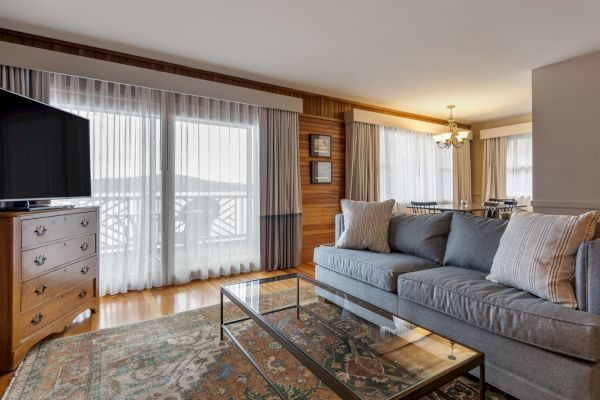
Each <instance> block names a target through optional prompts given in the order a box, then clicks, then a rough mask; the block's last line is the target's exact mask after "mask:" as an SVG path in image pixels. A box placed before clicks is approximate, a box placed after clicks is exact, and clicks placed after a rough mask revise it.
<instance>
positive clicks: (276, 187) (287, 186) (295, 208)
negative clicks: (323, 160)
mask: <svg viewBox="0 0 600 400" xmlns="http://www.w3.org/2000/svg"><path fill="white" fill-rule="evenodd" d="M298 142H299V127H298V113H294V112H290V111H282V110H273V109H263V110H262V112H261V120H260V170H259V171H260V249H261V251H260V262H261V267H262V268H263V269H266V270H275V269H285V268H290V267H294V266H297V265H298V264H300V250H301V247H302V195H301V191H300V159H299V157H298Z"/></svg>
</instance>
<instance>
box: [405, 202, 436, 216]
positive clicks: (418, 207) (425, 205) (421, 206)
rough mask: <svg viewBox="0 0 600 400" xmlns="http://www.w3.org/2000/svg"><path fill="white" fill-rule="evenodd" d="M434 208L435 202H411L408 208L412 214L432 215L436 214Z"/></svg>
mask: <svg viewBox="0 0 600 400" xmlns="http://www.w3.org/2000/svg"><path fill="white" fill-rule="evenodd" d="M435 206H437V203H436V202H435V201H411V202H410V206H409V207H408V208H410V209H411V210H412V212H413V214H433V213H435V212H436V209H435Z"/></svg>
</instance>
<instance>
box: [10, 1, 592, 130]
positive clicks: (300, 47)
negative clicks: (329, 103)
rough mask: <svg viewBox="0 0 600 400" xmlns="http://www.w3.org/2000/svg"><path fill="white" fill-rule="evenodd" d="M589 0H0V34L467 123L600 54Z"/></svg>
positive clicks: (526, 99)
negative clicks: (537, 71)
mask: <svg viewBox="0 0 600 400" xmlns="http://www.w3.org/2000/svg"><path fill="white" fill-rule="evenodd" d="M599 20H600V1H598V0H570V1H566V0H527V1H523V0H504V1H492V0H489V1H481V0H445V1H443V0H419V1H414V0H372V1H365V0H302V1H297V0H296V1H294V0H287V1H285V0H253V1H248V0H178V1H164V0H127V1H124V0H102V1H81V0H52V1H48V0H19V1H14V0H0V27H3V28H8V29H14V30H20V31H24V32H28V33H33V34H38V35H44V36H50V37H53V38H57V39H63V40H68V41H74V42H78V43H83V44H88V45H92V46H98V47H103V48H107V49H111V50H116V51H123V52H128V53H132V54H136V55H141V56H146V57H151V58H157V59H161V60H165V61H170V62H175V63H180V64H185V65H188V66H192V67H197V68H202V69H207V70H211V71H216V72H222V73H227V74H232V75H236V76H240V77H244V78H249V79H254V80H260V81H263V82H268V83H272V84H277V85H283V86H287V87H291V88H295V89H300V90H307V91H311V92H316V93H320V94H326V95H330V96H336V97H342V98H345V99H351V100H357V101H362V102H367V103H371V104H376V105H380V106H386V107H391V108H395V109H398V110H402V111H407V112H412V113H419V114H424V115H430V116H434V117H441V118H444V117H446V115H447V113H446V111H447V110H446V108H445V107H446V105H448V104H456V105H457V108H456V116H457V118H458V119H459V120H460V121H463V122H468V123H475V122H483V121H490V120H495V119H500V118H504V117H511V116H516V115H522V114H526V113H529V112H531V70H532V69H534V68H537V67H540V66H544V65H547V64H551V63H554V62H557V61H561V60H564V59H567V58H570V57H573V56H577V55H580V54H584V53H587V52H590V51H594V50H599V49H600V25H599V24H598V21H599Z"/></svg>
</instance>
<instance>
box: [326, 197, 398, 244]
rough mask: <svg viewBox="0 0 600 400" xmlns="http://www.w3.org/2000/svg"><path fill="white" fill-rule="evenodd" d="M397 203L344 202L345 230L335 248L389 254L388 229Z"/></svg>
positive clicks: (389, 201)
mask: <svg viewBox="0 0 600 400" xmlns="http://www.w3.org/2000/svg"><path fill="white" fill-rule="evenodd" d="M395 203H396V202H395V201H394V200H386V201H383V202H372V203H369V202H366V201H352V200H342V212H343V213H344V228H345V229H344V232H342V234H341V235H340V238H339V239H338V241H337V243H336V244H335V247H339V248H342V249H357V250H364V249H369V250H373V251H378V252H380V253H389V252H390V245H389V244H388V227H389V224H390V218H391V217H392V210H393V208H394V204H395Z"/></svg>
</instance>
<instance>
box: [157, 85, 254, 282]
mask: <svg viewBox="0 0 600 400" xmlns="http://www.w3.org/2000/svg"><path fill="white" fill-rule="evenodd" d="M169 115H170V122H169V125H170V126H171V127H172V133H173V134H172V135H170V139H169V166H170V168H169V170H170V171H172V175H170V178H171V179H172V188H173V190H172V191H169V194H170V195H171V196H172V198H171V200H170V201H169V203H170V204H172V207H170V208H171V210H170V216H171V218H172V219H173V222H174V223H173V224H172V225H173V226H174V232H173V236H172V245H171V249H172V254H171V257H172V265H173V279H174V281H175V282H177V283H182V282H187V281H189V280H192V279H199V278H200V279H205V278H208V277H215V276H221V275H230V274H233V273H239V272H247V271H250V270H255V269H258V268H259V258H260V245H259V232H260V227H259V175H258V169H259V162H258V149H259V142H258V138H259V136H258V134H259V131H258V125H259V120H260V108H259V107H255V106H249V105H244V104H237V103H231V102H226V101H219V100H214V99H207V98H201V97H196V96H187V95H181V94H169Z"/></svg>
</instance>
